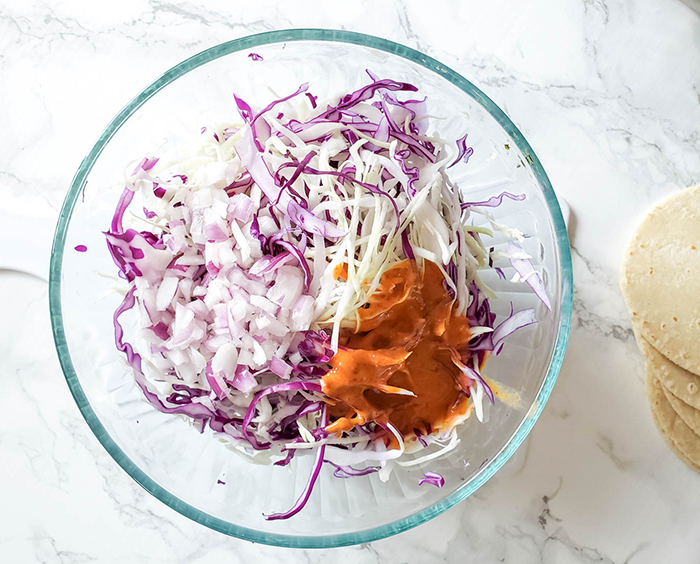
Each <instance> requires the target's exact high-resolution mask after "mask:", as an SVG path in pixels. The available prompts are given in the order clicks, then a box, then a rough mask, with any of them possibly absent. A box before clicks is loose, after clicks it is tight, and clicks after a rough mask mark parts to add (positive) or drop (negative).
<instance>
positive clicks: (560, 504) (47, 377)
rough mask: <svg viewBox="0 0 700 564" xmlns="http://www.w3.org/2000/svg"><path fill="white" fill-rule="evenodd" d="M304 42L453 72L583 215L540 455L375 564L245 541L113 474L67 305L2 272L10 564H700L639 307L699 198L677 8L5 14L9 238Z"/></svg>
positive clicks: (380, 554)
mask: <svg viewBox="0 0 700 564" xmlns="http://www.w3.org/2000/svg"><path fill="white" fill-rule="evenodd" d="M290 27H330V28H343V29H350V30H355V31H361V32H365V33H370V34H375V35H379V36H383V37H386V38H388V39H392V40H394V41H398V42H401V43H404V44H407V45H409V46H411V47H414V48H417V49H419V50H421V51H423V52H425V53H428V54H429V55H431V56H433V57H436V58H437V59H439V60H441V61H442V62H444V63H445V64H447V65H449V66H451V67H452V68H454V69H455V70H457V71H458V72H460V73H462V74H463V75H464V76H466V77H467V78H469V79H470V80H472V81H473V82H474V83H475V84H476V85H477V86H479V87H481V88H482V89H483V90H484V91H485V92H486V93H487V94H488V95H489V96H491V97H492V98H493V99H494V100H495V101H496V103H498V104H499V105H500V106H501V107H502V108H503V109H504V110H505V111H506V112H507V113H508V114H509V115H510V117H511V118H512V119H513V121H514V122H515V123H516V124H517V125H518V126H519V127H520V128H521V130H522V131H523V133H524V134H525V136H526V137H527V138H528V139H529V140H530V142H531V144H532V145H533V147H534V148H535V151H536V152H537V153H538V155H539V157H540V159H541V160H542V162H543V164H544V166H545V169H546V170H547V172H548V174H549V176H550V178H551V180H552V183H553V185H554V186H555V189H556V190H557V192H558V193H559V194H560V195H562V196H564V197H565V198H566V199H567V200H568V201H569V203H570V205H571V208H572V214H573V217H572V222H571V230H572V235H573V238H572V244H573V257H574V268H575V281H576V292H575V296H574V310H575V311H574V319H573V325H572V333H571V339H570V344H569V349H568V352H567V355H566V359H565V361H564V365H563V367H562V370H561V374H560V376H559V382H558V383H557V385H556V387H555V389H554V392H553V394H552V397H551V399H550V401H549V403H548V405H547V406H546V408H545V410H544V413H543V415H542V417H541V419H540V421H539V422H538V423H537V425H536V426H535V428H534V430H533V432H532V435H531V437H530V440H529V441H528V442H527V443H526V450H524V451H523V452H522V453H520V456H519V459H518V460H515V463H509V466H510V467H508V466H507V467H506V468H505V469H504V471H503V472H501V473H499V474H498V475H497V476H496V477H494V478H493V479H492V480H491V481H490V482H489V483H488V484H486V485H485V486H484V487H483V488H482V489H481V490H479V491H478V492H477V494H475V495H474V496H472V497H471V498H470V499H468V500H466V501H465V502H463V503H461V504H460V505H458V506H457V507H455V508H453V509H452V510H450V511H448V512H447V513H445V514H444V515H442V516H440V517H438V518H436V519H434V520H432V521H431V522H429V523H427V524H425V525H422V526H420V527H418V528H416V529H413V530H411V531H409V532H406V533H404V534H401V535H399V536H397V537H394V538H390V539H386V540H382V541H379V542H376V543H372V544H370V545H363V546H357V547H351V548H343V549H336V550H329V551H291V550H284V549H278V548H271V547H266V546H260V545H253V544H250V543H247V542H244V541H240V540H237V539H232V538H228V537H225V536H223V535H220V534H218V533H215V532H213V531H210V530H208V529H206V528H204V527H203V526H201V525H198V524H196V523H193V522H191V521H189V520H187V519H186V518H184V517H182V516H180V515H179V514H177V513H175V512H174V511H172V510H170V509H169V508H168V507H166V506H164V505H163V504H161V503H160V502H158V501H157V500H155V499H154V498H152V497H151V496H150V495H149V494H146V493H145V492H144V491H143V490H142V489H141V488H140V487H139V486H138V485H137V484H136V483H134V482H133V481H132V480H131V479H130V478H129V477H128V476H127V475H126V474H125V473H124V472H123V471H122V470H121V469H120V468H119V467H118V466H117V465H116V464H115V463H114V462H113V461H112V459H111V458H110V457H109V456H108V455H107V453H106V452H105V451H104V449H103V448H102V447H101V446H100V444H99V443H98V442H97V440H96V439H95V438H94V437H93V435H92V434H91V432H90V431H89V429H88V427H87V425H86V424H85V422H84V421H83V419H82V417H81V415H80V413H79V411H78V409H77V407H76V406H75V404H74V403H73V400H72V398H71V396H70V394H69V392H68V388H67V386H66V384H65V381H64V379H63V376H62V373H61V370H60V367H59V365H58V361H57V357H56V353H55V352H54V348H53V341H52V337H51V332H50V325H49V319H48V301H47V293H48V288H47V284H46V283H45V282H43V281H41V280H39V279H37V278H33V277H30V276H28V275H24V274H19V273H14V272H9V271H0V292H1V293H2V295H3V296H5V299H4V300H3V301H2V303H1V304H0V382H1V383H2V391H1V392H0V413H1V414H2V416H0V508H2V509H1V510H0V555H1V556H0V561H2V562H7V563H11V564H14V563H24V562H45V563H54V562H56V563H58V562H60V563H83V562H101V563H102V562H120V563H121V562H123V563H132V562H138V563H151V562H174V563H185V562H187V563H198V564H204V563H220V562H226V563H227V564H233V563H237V562H291V563H306V562H309V563H322V562H334V563H337V564H342V563H345V562H347V563H359V564H363V563H367V564H370V563H371V564H374V563H379V562H382V563H384V562H421V563H425V562H428V563H430V562H480V563H491V562H509V563H511V562H512V563H536V562H546V563H555V564H560V563H570V562H571V563H574V562H576V563H578V562H605V563H611V562H614V563H623V562H628V563H634V564H640V563H646V562H649V563H657V562H684V563H685V562H700V536H698V535H697V532H698V530H700V476H698V475H696V474H694V473H693V472H691V471H690V470H688V469H687V468H686V467H685V466H684V465H683V464H682V463H681V462H680V461H678V460H677V459H676V458H675V457H674V456H673V454H672V453H671V452H670V451H669V450H668V449H667V448H666V446H665V445H664V443H663V441H662V439H661V437H660V436H659V434H658V433H657V432H656V429H655V428H654V426H653V423H652V421H651V417H650V413H649V410H648V407H647V403H646V398H645V395H644V388H643V382H642V363H641V360H640V357H639V354H638V353H637V350H636V346H635V344H634V340H633V337H632V332H631V329H630V324H629V320H628V319H627V315H626V312H625V310H624V305H623V302H622V298H621V296H620V292H619V289H618V264H619V260H620V255H621V252H622V248H623V245H624V243H625V241H626V239H627V238H628V236H629V235H630V233H631V230H632V229H633V226H634V224H635V223H636V222H637V221H638V219H639V217H640V214H642V213H643V212H644V210H645V209H646V208H647V207H648V206H650V205H651V204H652V203H653V202H655V201H656V200H658V199H659V198H661V197H662V196H664V195H665V194H668V193H670V192H672V191H674V190H677V189H679V188H682V187H685V186H689V185H691V184H694V183H698V182H700V16H698V14H696V13H695V12H693V11H692V10H691V9H690V8H689V7H688V6H686V5H685V4H683V3H681V2H680V1H679V0H557V1H551V0H498V1H496V0H494V1H492V2H485V1H483V0H478V1H471V0H470V1H466V0H465V1H460V0H442V1H437V0H435V1H433V2H420V1H418V0H416V1H414V0H400V1H393V2H392V1H385V0H364V1H349V2H347V3H337V2H324V1H321V0H317V1H301V0H286V1H284V2H270V1H262V0H249V1H245V2H243V1H238V2H231V1H229V2H221V1H218V2H205V1H204V0H199V1H197V0H195V1H190V2H181V1H175V2H168V1H167V0H165V1H161V0H150V1H148V0H120V1H119V2H109V3H106V2H99V1H93V2H88V1H86V0H83V1H81V0H65V1H47V0H44V1H42V0H27V1H26V2H10V1H9V0H0V102H1V103H0V214H1V213H2V212H3V210H4V211H5V212H6V211H7V210H14V211H17V210H22V209H27V208H28V207H31V209H33V210H34V213H35V215H39V216H41V217H44V218H46V222H47V223H49V224H50V222H51V221H53V218H55V216H56V214H57V210H58V209H59V207H60V205H61V202H62V200H63V197H64V195H65V193H66V191H67V189H68V186H69V183H70V179H71V177H72V175H73V173H74V171H75V169H76V168H77V166H78V164H79V163H80V160H81V159H82V157H83V156H84V155H85V154H86V153H87V151H88V150H89V149H90V147H91V145H92V143H93V142H94V140H95V139H96V138H97V136H98V135H99V133H100V131H101V130H102V128H103V127H104V126H105V125H106V124H107V123H108V121H109V120H110V119H111V118H112V117H113V115H114V114H115V113H116V111H117V110H119V109H120V108H121V107H122V106H123V105H124V104H125V103H126V102H127V101H128V100H129V99H130V98H131V97H132V96H133V95H134V94H136V93H137V92H138V91H140V90H141V89H142V88H143V87H144V86H146V85H147V84H148V83H149V82H150V81H151V80H152V79H154V78H155V77H156V76H158V75H159V74H160V73H162V72H163V71H165V70H166V69H168V68H169V67H170V66H172V65H174V64H175V63H177V62H179V61H180V60H182V59H184V58H186V57H188V56H190V55H192V54H194V53H196V52H198V51H200V50H202V49H204V48H206V47H210V46H212V45H215V44H216V43H219V42H222V41H225V40H229V39H232V38H237V37H241V36H244V35H247V34H249V33H253V32H259V31H264V30H270V29H280V28H290ZM16 237H17V239H16V244H17V245H24V246H26V247H27V248H29V247H31V246H32V245H36V244H38V243H40V241H38V240H37V237H38V235H36V234H35V232H28V233H19V234H17V235H16ZM1 258H2V257H0V259H1ZM0 262H1V260H0Z"/></svg>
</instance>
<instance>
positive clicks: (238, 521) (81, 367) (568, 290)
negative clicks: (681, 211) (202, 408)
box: [50, 30, 572, 547]
mask: <svg viewBox="0 0 700 564" xmlns="http://www.w3.org/2000/svg"><path fill="white" fill-rule="evenodd" d="M251 52H255V53H257V54H259V55H260V56H261V57H262V58H263V60H262V61H255V60H253V58H251V57H249V56H248V55H249V54H250V53H251ZM365 69H371V70H372V71H373V72H374V73H376V74H377V75H378V76H379V77H383V78H391V79H394V80H400V81H407V82H411V83H413V84H416V85H417V86H418V87H419V88H420V91H421V93H422V94H424V95H426V96H427V99H428V103H429V111H430V113H431V114H433V115H435V116H436V117H438V118H442V119H440V120H437V121H436V122H435V123H436V128H437V129H439V131H440V134H441V136H442V137H443V138H447V139H449V138H452V139H456V138H458V137H460V136H461V135H463V133H464V132H468V133H469V144H470V145H471V146H472V147H473V148H474V154H473V156H472V157H471V159H470V160H469V163H468V164H466V165H465V164H460V165H459V166H456V167H454V168H452V169H450V172H451V173H452V174H451V177H452V179H453V180H454V181H455V182H457V183H458V184H459V185H460V186H461V187H462V189H463V190H465V191H468V193H469V197H468V199H469V200H471V201H475V200H481V199H486V198H488V197H489V196H492V195H494V194H497V193H500V192H502V191H504V190H509V191H512V192H516V193H525V194H526V195H527V199H526V200H525V201H523V202H513V201H510V200H506V201H505V202H504V204H503V205H502V206H500V207H499V208H498V209H496V210H495V213H496V215H497V219H498V220H499V221H500V222H501V223H504V224H507V225H509V226H512V227H517V228H519V229H520V230H522V231H524V232H526V233H528V234H529V235H530V237H529V238H528V239H526V241H525V243H524V247H525V250H526V251H528V253H529V254H530V255H531V256H532V257H533V262H534V263H535V264H536V266H537V268H538V269H539V270H540V271H541V273H542V275H543V278H544V281H545V284H546V288H547V292H548V295H549V297H550V300H551V303H552V312H551V313H550V312H549V311H548V310H547V309H546V308H544V306H543V305H542V304H541V303H540V302H539V300H538V299H537V298H536V297H535V296H534V294H533V293H532V291H530V289H529V287H528V286H527V285H525V284H521V285H518V286H516V285H513V284H508V283H505V282H502V281H500V280H499V279H498V277H497V276H495V274H494V273H493V272H486V273H485V274H484V278H485V279H486V281H488V282H490V283H492V285H493V287H494V288H495V289H496V290H497V291H498V292H499V295H500V299H498V300H494V301H493V305H494V309H495V310H496V312H497V313H499V314H501V315H505V314H507V313H508V310H509V309H510V303H511V302H513V304H514V306H515V308H516V309H521V308H526V307H534V308H535V309H536V311H537V317H538V319H539V323H538V324H537V325H534V326H530V327H527V328H525V329H522V330H520V331H518V332H516V333H515V334H513V335H512V336H511V337H510V338H509V342H508V343H507V346H506V347H505V349H504V351H503V353H502V354H500V355H499V356H497V357H494V358H491V359H490V360H489V362H488V363H487V370H486V371H487V373H488V375H489V376H490V377H491V378H492V379H495V380H498V381H500V382H502V383H504V384H506V385H507V386H510V387H511V388H513V389H514V390H515V391H516V392H517V393H518V394H519V395H520V397H521V403H520V406H518V407H509V406H507V405H504V404H503V403H500V402H497V403H496V405H495V406H493V407H492V409H491V413H490V419H489V421H488V422H487V423H484V424H480V423H479V422H478V421H476V419H475V418H473V417H472V418H471V419H470V420H468V421H467V423H466V424H465V425H464V426H463V427H462V428H461V430H460V437H461V439H462V440H461V443H460V445H459V447H458V448H457V449H456V450H454V451H453V452H452V453H451V454H450V455H449V456H448V457H447V458H444V459H441V460H436V461H433V462H431V463H430V464H429V466H428V467H426V468H422V467H412V468H403V469H402V468H399V469H397V471H396V472H395V473H394V474H393V476H392V478H391V480H390V481H389V482H388V483H382V482H380V481H379V480H378V478H377V476H376V475H374V474H373V475H369V476H366V477H360V478H352V479H347V480H343V479H338V478H334V477H333V476H332V473H331V472H330V471H329V470H328V469H327V468H324V470H323V472H322V474H321V476H320V478H319V481H318V482H317V484H316V488H315V490H314V493H313V495H312V497H311V499H310V501H309V503H308V505H307V506H306V508H305V509H304V510H303V511H302V512H301V513H299V514H298V515H297V516H295V517H294V518H292V519H289V520H286V521H265V520H264V519H263V516H262V514H263V513H270V512H275V511H280V510H284V509H286V508H288V507H290V506H291V505H292V504H293V502H294V500H295V499H296V497H297V496H298V495H299V493H300V492H301V490H302V489H303V487H304V484H305V483H306V480H307V478H308V474H309V470H310V467H311V460H312V458H313V457H311V456H308V457H305V456H298V457H296V458H295V459H294V461H293V463H292V464H291V465H289V466H288V467H277V466H263V465H253V464H251V463H249V462H247V461H246V460H244V459H243V458H241V457H239V456H237V455H236V454H234V453H232V452H231V451H230V450H228V449H226V448H225V447H224V445H222V444H221V443H220V442H218V441H217V440H215V439H214V438H213V437H212V436H211V434H209V433H204V434H200V433H199V432H198V431H196V430H195V429H194V428H192V427H191V426H189V425H188V423H187V422H186V421H184V420H182V419H181V418H179V417H176V416H170V415H166V414H163V413H160V412H158V411H156V410H155V409H154V408H153V407H152V406H151V405H150V404H148V403H147V402H146V401H145V400H144V399H143V397H142V394H141V392H140V391H139V390H138V388H137V387H136V385H135V384H134V381H133V378H132V376H131V374H130V372H129V370H128V369H127V368H126V366H125V364H124V362H123V359H122V358H121V355H120V353H118V352H117V350H116V349H115V346H114V337H113V325H112V314H113V312H114V310H115V308H116V307H117V305H118V303H119V302H120V296H119V295H118V294H115V293H110V292H109V290H110V287H111V286H112V284H114V283H115V279H110V278H108V277H105V276H104V275H105V274H108V275H112V274H114V273H115V268H114V265H113V264H112V263H111V259H110V257H109V254H108V252H107V249H106V245H105V242H104V238H103V235H102V231H104V230H106V229H107V228H108V226H109V222H110V219H111V216H112V214H113V210H114V208H115V204H116V201H117V199H118V197H119V194H120V193H121V190H122V185H121V184H120V181H121V179H122V175H123V172H124V170H125V167H126V165H127V164H128V163H129V162H131V161H134V160H137V159H140V158H141V157H142V156H143V155H145V154H147V153H149V152H150V151H152V150H153V149H156V148H157V147H158V146H159V145H160V144H161V143H162V142H163V140H165V139H167V140H169V141H176V142H177V141H178V140H183V141H187V140H189V139H192V138H193V137H196V136H197V134H198V133H199V130H200V128H201V127H202V126H203V125H206V124H207V123H215V122H221V121H227V120H230V119H231V116H232V115H235V113H234V112H235V109H234V105H233V98H232V92H236V93H237V94H239V95H240V96H241V97H243V98H244V99H246V100H248V101H249V102H252V103H254V104H257V105H260V106H262V105H264V104H266V103H267V102H269V101H270V100H272V99H274V98H277V97H279V96H281V95H283V94H287V93H291V92H293V91H294V90H295V89H296V88H297V87H298V85H299V84H301V83H302V82H310V83H311V85H312V89H313V91H314V92H315V93H316V94H320V98H321V99H323V98H324V97H330V96H332V95H338V94H341V93H345V92H348V91H351V90H353V89H355V88H357V87H359V86H360V85H362V84H365V83H366V82H367V75H366V73H365ZM501 243H503V241H502V240H499V239H496V240H495V241H494V244H495V246H496V247H498V245H499V244H501ZM77 245H86V246H87V248H88V250H87V252H84V253H79V252H76V251H75V250H74V248H75V247H76V246H77ZM509 274H512V271H511V272H509V271H508V269H506V275H509ZM50 304H51V318H52V323H53V331H54V337H55V342H56V348H57V350H58V354H59V358H60V361H61V366H62V367H63V371H64V373H65V376H66V380H67V381H68V385H69V387H70V389H71V392H72V393H73V396H74V398H75V400H76V402H77V404H78V407H79V408H80V410H81V411H82V413H83V416H84V417H85V419H86V421H87V423H88V425H89V426H90V428H91V429H92V430H93V432H94V433H95V435H96V436H97V438H98V439H99V440H100V442H101V443H102V444H103V445H104V447H105V448H106V449H107V451H108V452H109V453H110V454H111V455H112V457H113V458H114V460H115V461H116V462H117V463H118V464H119V465H120V466H121V467H122V468H123V469H124V470H125V471H126V472H127V473H128V474H129V475H130V476H131V477H133V478H134V480H136V481H137V482H138V483H139V484H141V485H142V486H143V487H144V488H145V489H146V490H148V491H149V492H150V493H152V494H153V495H154V496H156V497H157V498H158V499H160V500H161V501H163V502H164V503H166V504H168V505H169V506H170V507H172V508H173V509H175V510H176V511H179V512H180V513H182V514H183V515H185V516H187V517H189V518H191V519H193V520H195V521H197V522H199V523H202V524H204V525H206V526H208V527H211V528H212V529H215V530H217V531H221V532H223V533H226V534H229V535H233V536H236V537H240V538H243V539H248V540H251V541H255V542H261V543H267V544H273V545H281V546H292V547H331V546H342V545H349V544H356V543H363V542H368V541H372V540H375V539H379V538H382V537H387V536H389V535H393V534H396V533H399V532H401V531H404V530H406V529H409V528H411V527H414V526H416V525H418V524H420V523H422V522H424V521H426V520H428V519H430V518H432V517H435V516H436V515H439V514H440V513H442V512H443V511H445V510H446V509H448V508H449V507H451V506H453V505H454V504H456V503H458V502H459V501H461V500H463V499H464V498H466V497H467V496H469V495H470V494H472V493H473V492H475V491H476V490H477V489H478V488H479V487H480V486H481V485H482V484H483V483H484V482H486V480H488V479H489V478H490V477H491V476H492V475H493V474H494V473H495V472H496V471H497V470H498V469H499V468H500V467H501V466H502V465H503V464H504V463H505V462H506V460H508V458H509V457H510V456H511V455H512V454H513V452H514V451H515V450H516V449H517V448H518V446H519V445H520V444H521V443H522V441H523V439H525V437H526V436H527V434H528V432H529V431H530V429H531V428H532V426H533V424H534V423H535V420H536V419H537V417H538V416H539V414H540V412H541V411H542V408H543V406H544V404H545V402H546V401H547V398H548V397H549V394H550V392H551V390H552V387H553V386H554V382H555V380H556V377H557V373H558V372H559V368H560V366H561V362H562V358H563V356H564V350H565V347H566V341H567V337H568V333H569V325H570V319H571V309H572V270H571V257H570V253H569V243H568V239H567V235H566V229H565V226H564V221H563V219H562V214H561V212H560V209H559V206H558V204H557V200H556V197H555V195H554V192H553V190H552V187H551V185H550V183H549V180H548V179H547V176H546V174H545V172H544V170H543V168H542V166H541V164H540V162H539V160H538V159H537V157H536V156H535V153H534V152H533V150H532V148H531V147H530V145H529V144H528V143H527V141H526V140H525V138H524V137H523V136H522V134H521V133H520V131H518V129H517V128H516V127H515V126H514V125H513V123H512V122H511V121H510V120H509V119H508V117H507V116H506V115H505V114H504V113H503V112H502V111H501V110H500V109H499V108H498V107H497V106H496V105H495V104H494V103H493V102H492V101H491V100H490V99H489V98H488V97H487V96H486V95H484V93H483V92H481V91H480V90H479V89H478V88H476V87H475V86H474V85H473V84H471V83H470V82H469V81H467V80H466V79H464V78H463V77H461V76H460V75H458V74H457V73H455V72H454V71H452V70H450V69H449V68H447V67H445V66H444V65H442V64H441V63H439V62H438V61H436V60H434V59H431V58H430V57H428V56H426V55H423V54H421V53H419V52H417V51H414V50H413V49H409V48H407V47H404V46H402V45H398V44H396V43H392V42H389V41H385V40H382V39H378V38H376V37H370V36H366V35H361V34H357V33H350V32H343V31H329V30H292V31H276V32H270V33H263V34H260V35H254V36H250V37H246V38H243V39H238V40H235V41H231V42H228V43H224V44H222V45H218V46H216V47H213V48H211V49H208V50H207V51H204V52H202V53H200V54H198V55H195V56H194V57H192V58H190V59H188V60H186V61H184V62H182V63H180V64H179V65H177V66H175V67H174V68H172V69H171V70H169V71H168V72H166V73H165V74H164V75H163V76H162V77H160V78H159V79H158V80H156V81H155V82H154V83H153V84H151V85H150V86H149V87H148V88H146V89H145V90H144V91H143V92H142V93H141V94H139V95H138V96H137V97H136V98H134V99H133V100H132V101H131V102H130V103H129V104H128V105H127V106H126V107H125V108H124V109H123V110H122V111H121V112H120V113H119V114H118V115H117V117H116V118H115V119H114V120H113V121H112V123H110V124H109V126H108V127H107V129H106V130H105V131H104V133H103V134H102V136H101V137H100V139H99V140H98V141H97V143H96V144H95V146H94V147H93V149H92V150H91V151H90V153H89V154H88V155H87V157H86V158H85V159H84V161H83V162H82V163H81V165H80V168H79V169H78V172H77V174H76V175H75V179H74V180H73V184H72V186H71V188H70V192H69V193H68V196H67V197H66V201H65V204H64V206H63V210H62V212H61V216H60V220H59V223H58V228H57V231H56V236H55V240H54V247H53V257H52V262H51V280H50ZM426 469H430V470H432V471H435V472H438V473H440V474H442V475H443V476H444V477H445V486H444V487H443V488H442V489H438V488H435V487H432V486H426V485H424V486H419V485H418V480H419V479H420V478H421V477H422V476H423V472H424V471H425V470H426ZM219 482H225V483H223V484H222V483H219Z"/></svg>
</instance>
